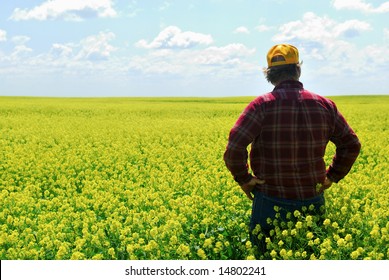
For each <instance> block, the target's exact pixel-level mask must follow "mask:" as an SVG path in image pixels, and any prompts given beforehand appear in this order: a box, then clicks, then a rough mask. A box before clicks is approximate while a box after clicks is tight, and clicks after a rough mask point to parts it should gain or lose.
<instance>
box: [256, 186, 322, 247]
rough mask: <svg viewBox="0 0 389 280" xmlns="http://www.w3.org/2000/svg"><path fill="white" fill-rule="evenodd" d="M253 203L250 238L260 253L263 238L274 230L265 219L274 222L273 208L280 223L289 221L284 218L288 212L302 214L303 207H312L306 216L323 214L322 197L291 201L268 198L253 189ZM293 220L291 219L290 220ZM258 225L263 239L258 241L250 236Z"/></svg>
mask: <svg viewBox="0 0 389 280" xmlns="http://www.w3.org/2000/svg"><path fill="white" fill-rule="evenodd" d="M253 194H254V201H253V205H252V212H251V219H250V238H251V241H252V242H253V243H254V244H255V245H257V246H258V249H259V250H260V251H262V252H264V251H265V250H266V244H265V238H266V237H267V236H269V234H270V231H271V230H272V229H273V228H274V226H273V225H272V224H268V223H267V219H268V218H270V219H272V220H274V219H275V218H276V213H277V212H276V211H275V210H274V206H278V207H279V211H278V213H280V217H279V218H278V220H281V221H289V220H287V218H286V216H287V213H288V212H291V213H292V215H291V216H292V218H294V216H293V212H294V211H295V210H299V211H300V212H302V208H303V207H304V206H305V207H307V208H308V209H309V206H310V205H313V206H314V209H313V210H310V211H309V210H307V212H305V213H306V215H307V214H308V215H317V216H322V215H323V214H324V211H325V210H324V206H325V200H324V195H323V194H321V195H318V196H316V197H314V198H311V199H307V200H291V199H284V198H277V197H270V196H267V195H265V194H263V193H261V192H260V191H259V190H257V189H254V191H253ZM292 220H293V219H292ZM257 224H259V225H260V226H261V232H260V233H262V234H263V238H262V239H261V240H259V239H258V238H257V236H256V235H253V234H252V231H253V230H254V228H255V227H256V225H257Z"/></svg>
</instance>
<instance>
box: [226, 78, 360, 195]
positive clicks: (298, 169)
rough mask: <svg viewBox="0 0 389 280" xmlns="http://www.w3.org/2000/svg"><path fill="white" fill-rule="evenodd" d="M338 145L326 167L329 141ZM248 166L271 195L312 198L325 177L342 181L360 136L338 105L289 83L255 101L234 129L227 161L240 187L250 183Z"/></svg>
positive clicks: (358, 143)
mask: <svg viewBox="0 0 389 280" xmlns="http://www.w3.org/2000/svg"><path fill="white" fill-rule="evenodd" d="M329 141H331V142H333V143H334V144H335V145H336V154H335V156H334V158H333V161H332V164H331V165H330V166H329V168H328V169H327V170H326V165H325V162H324V159H323V157H324V154H325V149H326V146H327V144H328V142H329ZM250 144H251V151H250V167H251V169H252V171H253V173H254V175H255V176H256V177H257V178H260V179H263V180H265V181H266V182H265V184H264V185H260V186H258V188H259V190H260V191H261V192H263V193H265V194H267V195H270V196H275V197H281V198H288V199H301V200H304V199H308V198H312V197H315V196H317V195H318V193H317V192H316V185H317V184H318V183H323V182H324V179H325V177H326V175H327V176H328V178H330V179H331V180H332V181H334V182H338V181H339V180H341V179H342V178H343V177H344V176H346V175H347V173H348V172H349V171H350V169H351V166H352V165H353V163H354V162H355V160H356V158H357V157H358V154H359V151H360V147H361V144H360V142H359V140H358V137H357V136H356V134H355V133H354V131H353V130H352V129H351V127H350V126H349V125H348V124H347V122H346V120H345V119H344V117H343V116H342V115H341V113H340V112H339V111H338V110H337V108H336V105H335V103H334V102H332V101H330V100H328V99H326V98H324V97H321V96H319V95H316V94H314V93H312V92H309V91H307V90H305V89H304V88H303V85H302V83H300V82H298V81H285V82H282V83H281V84H279V85H278V86H276V87H275V88H274V90H273V91H272V92H270V93H267V94H265V95H261V96H259V97H257V98H256V99H255V100H253V101H252V102H251V103H250V104H249V105H248V106H247V107H246V109H245V110H244V111H243V113H242V114H241V116H240V117H239V119H238V120H237V122H236V124H235V126H234V127H233V128H232V129H231V132H230V135H229V140H228V145H227V148H226V151H225V153H224V161H225V163H226V166H227V168H228V169H229V170H230V171H231V173H232V175H233V176H234V179H235V181H236V182H238V183H239V184H240V185H243V184H245V183H248V182H249V181H250V180H251V179H252V175H251V174H250V173H249V171H248V164H247V160H248V152H247V147H248V146H249V145H250Z"/></svg>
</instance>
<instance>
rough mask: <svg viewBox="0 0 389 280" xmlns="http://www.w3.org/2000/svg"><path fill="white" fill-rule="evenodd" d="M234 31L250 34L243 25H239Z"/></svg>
mask: <svg viewBox="0 0 389 280" xmlns="http://www.w3.org/2000/svg"><path fill="white" fill-rule="evenodd" d="M234 33H243V34H250V31H249V30H248V29H247V27H245V26H239V27H238V28H236V29H235V30H234Z"/></svg>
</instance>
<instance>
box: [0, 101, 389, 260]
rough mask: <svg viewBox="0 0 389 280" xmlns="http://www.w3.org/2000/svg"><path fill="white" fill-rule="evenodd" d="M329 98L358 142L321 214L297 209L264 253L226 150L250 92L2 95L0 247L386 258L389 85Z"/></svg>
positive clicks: (117, 255)
mask: <svg viewBox="0 0 389 280" xmlns="http://www.w3.org/2000/svg"><path fill="white" fill-rule="evenodd" d="M331 99H333V100H334V101H335V102H337V104H338V108H339V109H340V111H341V112H342V113H343V114H344V115H345V117H346V118H347V120H348V121H349V123H350V125H351V126H352V127H353V128H354V130H355V131H356V133H357V134H358V136H359V137H360V140H361V142H362V151H361V155H360V157H359V158H358V160H357V162H356V163H355V165H354V167H353V169H352V170H351V172H350V174H349V175H348V176H347V177H346V178H345V179H344V180H342V181H341V182H340V183H339V184H335V185H333V187H332V188H331V189H329V190H328V191H327V192H326V203H327V213H326V219H325V221H324V223H323V224H317V222H316V220H315V219H314V217H311V216H306V215H304V213H291V215H294V216H296V217H298V219H299V220H298V222H297V223H295V224H292V223H287V224H285V223H281V224H277V225H276V230H275V231H273V235H272V237H271V238H268V239H267V247H268V252H267V253H266V254H265V255H264V256H257V255H256V254H255V248H253V246H252V244H251V243H250V241H249V237H248V221H249V216H250V211H251V208H250V207H251V205H250V201H249V200H248V199H247V198H246V197H245V195H244V194H243V192H241V190H240V188H239V187H238V186H237V185H236V183H235V182H234V181H233V180H232V177H231V175H230V174H229V172H228V170H227V169H226V168H225V166H224V162H223V159H222V156H223V153H224V149H225V146H226V143H227V137H228V133H229V130H230V129H231V127H232V126H233V124H234V122H235V120H236V119H237V117H238V116H239V114H240V112H241V111H242V110H243V109H244V107H245V106H246V104H247V103H248V102H249V101H250V100H252V97H242V98H219V99H218V98H213V99H211V98H127V99H126V98H100V99H99V98H94V99H92V98H90V99H88V98H86V99H82V98H80V99H72V98H67V99H66V98H24V97H1V98H0V199H1V200H0V201H1V205H0V226H1V231H0V258H1V259H2V260H4V259H46V260H47V259H50V260H51V259H62V260H63V259H147V260H152V259H254V258H266V259H269V258H270V259H389V246H388V244H389V189H388V185H389V176H388V169H389V163H388V153H389V131H388V129H389V120H388V113H387V112H388V110H389V97H388V96H376V97H366V96H365V97H361V96H360V97H336V98H335V97H334V98H331ZM333 153H334V147H333V146H332V145H330V146H329V147H328V149H327V154H326V161H327V162H328V163H329V162H330V160H331V158H332V155H333Z"/></svg>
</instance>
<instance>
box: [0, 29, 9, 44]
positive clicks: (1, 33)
mask: <svg viewBox="0 0 389 280" xmlns="http://www.w3.org/2000/svg"><path fill="white" fill-rule="evenodd" d="M5 41H7V32H6V31H5V30H2V29H0V42H5Z"/></svg>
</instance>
